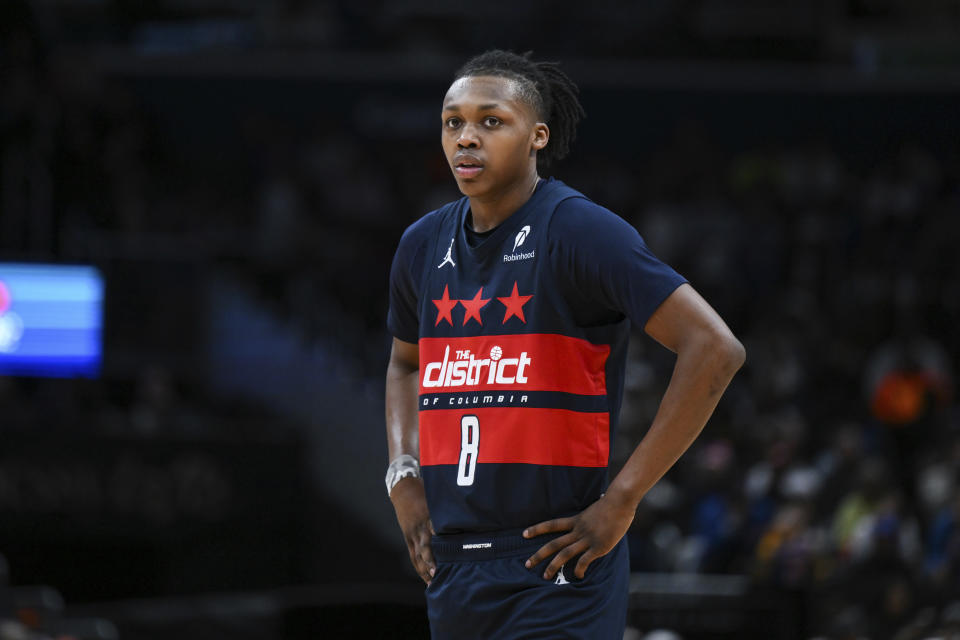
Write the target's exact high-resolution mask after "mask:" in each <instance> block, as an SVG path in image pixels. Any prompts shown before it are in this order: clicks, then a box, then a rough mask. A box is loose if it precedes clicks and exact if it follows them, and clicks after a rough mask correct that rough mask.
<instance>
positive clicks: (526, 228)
mask: <svg viewBox="0 0 960 640" xmlns="http://www.w3.org/2000/svg"><path fill="white" fill-rule="evenodd" d="M529 234H530V225H528V224H526V225H523V228H522V229H520V233H518V234H517V239H516V240H514V241H513V251H516V250H517V247H520V246H523V241H524V240H526V239H527V236H528V235H529ZM513 251H511V253H513Z"/></svg>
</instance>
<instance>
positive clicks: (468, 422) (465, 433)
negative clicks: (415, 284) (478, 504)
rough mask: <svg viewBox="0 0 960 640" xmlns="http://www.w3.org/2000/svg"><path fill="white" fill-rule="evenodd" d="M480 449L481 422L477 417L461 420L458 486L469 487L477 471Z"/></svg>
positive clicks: (465, 417)
mask: <svg viewBox="0 0 960 640" xmlns="http://www.w3.org/2000/svg"><path fill="white" fill-rule="evenodd" d="M479 449H480V420H478V419H477V416H463V417H462V418H460V466H459V468H458V469H457V484H458V485H460V486H461V487H469V486H470V485H472V484H473V474H474V472H475V471H476V470H477V451H478V450H479Z"/></svg>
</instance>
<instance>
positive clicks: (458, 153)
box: [441, 76, 550, 197]
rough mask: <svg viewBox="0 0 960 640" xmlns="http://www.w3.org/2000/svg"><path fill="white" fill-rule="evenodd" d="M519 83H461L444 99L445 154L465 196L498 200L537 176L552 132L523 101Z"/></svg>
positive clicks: (493, 79) (486, 80)
mask: <svg viewBox="0 0 960 640" xmlns="http://www.w3.org/2000/svg"><path fill="white" fill-rule="evenodd" d="M517 95H518V85H517V82H516V81H515V80H511V79H508V78H498V77H494V76H476V77H466V78H460V79H459V80H457V81H456V82H454V83H453V84H452V85H450V89H449V90H448V91H447V95H446V97H444V99H443V112H442V123H443V126H442V132H443V133H442V134H441V141H442V143H443V152H444V154H445V155H446V156H447V162H448V163H449V164H450V169H451V170H452V171H453V176H454V178H456V180H457V185H458V186H459V187H460V191H462V192H463V193H464V194H465V195H467V196H471V197H477V196H485V195H492V196H495V195H497V194H499V193H501V192H503V191H504V190H505V189H509V188H510V187H511V186H514V185H518V184H523V183H524V181H525V180H526V179H528V178H532V177H533V176H535V175H536V171H537V160H536V152H537V150H539V149H542V148H543V147H544V146H546V144H547V140H548V139H549V135H550V134H549V129H547V125H546V124H544V123H542V122H537V117H536V114H535V113H534V110H533V108H532V107H531V106H530V105H528V104H527V103H526V102H524V101H522V100H520V99H519V98H518V97H517Z"/></svg>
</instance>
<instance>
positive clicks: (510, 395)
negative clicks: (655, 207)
mask: <svg viewBox="0 0 960 640" xmlns="http://www.w3.org/2000/svg"><path fill="white" fill-rule="evenodd" d="M468 212H469V199H468V198H466V197H464V198H461V199H460V200H458V201H456V202H452V203H449V204H447V205H445V206H443V207H441V208H440V209H437V210H436V211H433V212H431V213H429V214H427V215H426V216H424V217H423V218H421V219H420V220H418V221H417V222H415V223H414V224H413V225H411V226H410V227H409V228H408V229H407V230H406V232H405V233H404V235H403V237H402V239H401V241H400V245H399V248H398V249H397V253H396V256H395V257H394V262H393V267H392V269H391V274H390V311H389V314H388V320H387V324H388V327H389V329H390V331H391V333H392V334H393V335H394V336H396V337H397V338H398V339H400V340H404V341H407V342H416V343H418V345H419V354H420V392H419V408H420V412H419V430H420V464H421V471H422V475H423V481H424V486H425V489H426V494H427V502H428V506H429V509H430V516H431V519H432V521H433V525H434V528H435V529H436V531H437V533H438V534H450V533H462V532H479V531H495V530H506V529H514V528H520V527H524V526H528V525H531V524H534V523H537V522H540V521H542V520H547V519H550V518H556V517H563V516H569V515H572V514H574V513H577V512H579V511H582V510H583V509H584V508H586V507H587V506H588V505H590V504H591V503H592V502H594V501H595V500H597V499H598V498H599V497H600V494H601V493H602V492H603V491H604V490H605V489H606V485H607V482H608V477H607V464H608V461H609V454H610V442H611V441H612V435H613V430H614V429H615V427H616V422H617V417H618V414H619V411H620V400H621V396H622V392H623V377H624V367H625V361H626V347H627V338H628V334H629V322H630V321H633V322H634V323H636V324H637V325H638V326H641V327H642V326H644V325H645V324H646V322H647V320H648V318H649V317H650V315H651V314H652V313H653V312H654V311H655V310H656V308H657V307H658V306H659V305H660V303H661V302H663V300H664V299H666V297H667V296H669V295H670V293H672V292H673V291H674V289H676V288H677V287H678V286H679V285H680V284H682V283H683V282H684V279H683V278H682V277H681V276H679V275H678V274H677V273H676V272H675V271H673V269H671V268H670V267H668V266H667V265H665V264H663V263H662V262H660V261H659V260H657V258H655V257H654V256H653V255H652V254H651V253H650V251H649V250H648V249H647V247H646V245H645V244H644V242H643V240H642V239H641V237H640V235H639V234H638V233H637V231H636V230H635V229H634V228H633V227H632V226H630V225H629V224H628V223H627V222H625V221H624V220H622V219H621V218H620V217H618V216H616V215H615V214H613V213H611V212H610V211H608V210H606V209H604V208H602V207H600V206H598V205H596V204H594V203H593V202H591V201H590V200H589V199H588V198H586V197H585V196H584V195H582V194H581V193H579V192H577V191H575V190H574V189H571V188H570V187H568V186H566V185H565V184H563V183H562V182H560V181H558V180H553V179H550V180H547V181H542V182H541V184H540V186H539V188H538V189H537V190H536V192H535V193H534V194H533V196H531V198H530V199H529V200H528V201H527V202H526V203H525V204H524V205H523V206H522V207H520V209H518V210H517V211H516V212H515V213H513V215H511V216H510V217H509V218H508V219H507V220H505V221H504V222H503V223H502V224H500V225H499V226H498V227H497V228H496V229H494V230H493V231H492V232H491V233H489V234H487V235H484V236H483V237H482V238H477V237H476V236H474V237H473V238H468V235H469V232H468V230H467V228H466V221H467V216H468ZM471 239H472V240H473V241H474V242H473V244H475V246H472V244H471V242H470V241H469V240H471Z"/></svg>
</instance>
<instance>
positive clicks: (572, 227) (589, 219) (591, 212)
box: [550, 189, 636, 241]
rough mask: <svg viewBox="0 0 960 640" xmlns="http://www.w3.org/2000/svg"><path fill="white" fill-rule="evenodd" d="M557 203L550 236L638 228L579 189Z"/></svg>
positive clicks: (575, 236) (582, 235)
mask: <svg viewBox="0 0 960 640" xmlns="http://www.w3.org/2000/svg"><path fill="white" fill-rule="evenodd" d="M570 192H571V195H570V197H568V198H565V199H563V200H562V201H561V202H560V203H559V204H557V207H556V209H555V210H554V212H553V217H552V219H551V221H550V236H551V238H553V239H555V240H561V241H562V240H564V239H572V240H575V239H578V238H580V239H583V238H590V237H597V236H606V235H617V234H624V233H626V234H635V233H636V229H634V228H633V226H632V225H631V224H630V223H629V222H627V221H626V220H624V219H623V218H621V217H620V216H619V215H617V214H616V213H614V212H613V211H611V210H610V209H607V208H606V207H604V206H601V205H599V204H597V203H596V202H594V201H593V200H591V199H590V198H588V197H587V196H585V195H583V194H582V193H580V192H579V191H576V190H574V189H570Z"/></svg>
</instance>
